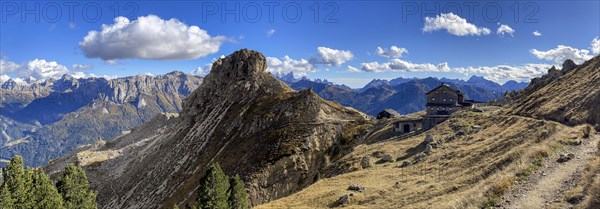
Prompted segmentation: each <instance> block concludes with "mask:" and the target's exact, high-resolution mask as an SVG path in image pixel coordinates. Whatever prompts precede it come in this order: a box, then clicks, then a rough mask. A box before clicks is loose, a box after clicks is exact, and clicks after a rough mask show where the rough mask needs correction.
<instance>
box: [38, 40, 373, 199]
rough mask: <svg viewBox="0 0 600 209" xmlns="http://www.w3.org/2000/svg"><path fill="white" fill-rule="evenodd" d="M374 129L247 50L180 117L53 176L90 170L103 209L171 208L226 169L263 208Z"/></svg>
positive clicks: (76, 155) (218, 69)
mask: <svg viewBox="0 0 600 209" xmlns="http://www.w3.org/2000/svg"><path fill="white" fill-rule="evenodd" d="M370 126H372V124H371V122H370V121H369V116H367V115H365V114H363V113H361V112H359V111H356V110H354V109H352V108H348V107H343V106H341V105H339V104H336V103H333V102H329V101H326V100H323V99H321V98H320V97H319V96H318V95H316V94H315V93H314V92H313V91H311V90H303V91H293V90H292V89H290V88H289V87H288V86H287V85H286V84H284V83H283V82H281V81H279V80H278V79H276V78H274V77H272V75H271V74H270V73H268V72H266V59H265V57H264V56H263V55H262V54H260V53H258V52H256V51H251V50H246V49H244V50H240V51H237V52H235V53H233V54H231V55H229V56H227V57H225V58H222V59H219V60H218V61H216V62H215V63H214V64H213V68H212V70H211V72H210V74H209V75H208V76H207V77H206V78H205V79H204V81H203V83H202V84H201V85H200V87H199V88H198V89H196V90H195V91H194V92H193V93H192V94H191V95H190V96H189V97H188V98H187V99H186V100H185V102H184V105H183V110H182V111H181V113H180V114H179V115H178V116H176V115H170V114H162V115H159V116H157V117H155V118H154V119H152V120H151V121H150V122H148V123H145V124H144V125H142V126H139V127H137V128H135V129H134V130H132V132H131V133H128V134H124V135H122V136H119V137H117V138H115V139H113V140H111V141H108V142H102V143H98V144H95V145H90V146H86V147H82V148H79V149H77V150H75V151H73V152H71V153H69V154H67V155H65V156H63V157H61V158H59V159H57V160H54V161H51V162H50V164H49V165H48V166H47V167H46V170H47V171H48V173H49V174H51V175H57V173H59V172H60V171H61V169H62V168H63V167H64V166H65V165H66V164H68V163H71V162H75V163H78V164H80V165H82V166H84V169H85V170H86V173H87V174H88V177H89V179H90V182H91V184H92V186H93V187H94V188H95V189H96V190H97V191H98V204H99V205H100V207H101V208H171V207H172V206H173V205H174V204H177V205H180V206H181V205H185V204H186V203H188V202H190V201H193V200H195V195H196V189H197V187H198V184H199V180H200V178H201V176H202V175H203V174H204V171H205V170H206V169H207V168H208V166H209V164H210V163H211V162H219V163H220V165H221V167H222V168H223V170H224V171H225V172H226V173H227V174H229V175H233V174H239V175H240V176H241V177H242V178H243V180H244V182H245V183H246V187H247V189H248V191H249V195H250V201H251V203H252V204H253V205H257V204H261V203H265V202H268V201H271V200H274V199H277V198H281V197H284V196H287V195H290V194H292V193H294V192H296V191H298V190H300V189H302V188H304V187H306V186H308V185H310V184H312V183H313V182H314V181H316V180H318V178H317V177H318V176H319V175H320V174H319V172H320V171H321V170H322V169H323V168H324V167H325V166H326V165H327V164H328V163H329V161H333V160H336V159H338V158H339V157H341V156H343V155H344V154H345V153H346V152H347V151H348V149H349V148H351V147H352V146H353V145H354V143H355V142H356V141H357V140H359V137H360V136H361V135H362V134H363V133H364V132H365V131H366V130H367V129H369V127H370Z"/></svg>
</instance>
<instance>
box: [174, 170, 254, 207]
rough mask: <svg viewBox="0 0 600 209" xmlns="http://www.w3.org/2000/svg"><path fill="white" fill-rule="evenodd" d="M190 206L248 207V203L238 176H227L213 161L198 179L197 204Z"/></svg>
mask: <svg viewBox="0 0 600 209" xmlns="http://www.w3.org/2000/svg"><path fill="white" fill-rule="evenodd" d="M174 208H175V207H174ZM191 208H202V209H213V208H217V209H248V208H250V204H248V193H247V192H246V189H245V187H244V182H243V181H242V179H241V178H240V176H239V175H235V176H233V177H229V176H227V175H225V173H224V172H223V170H222V169H221V166H219V164H218V163H213V164H212V165H211V166H210V168H209V169H208V170H207V171H206V174H205V175H204V177H202V180H201V181H200V188H199V189H198V204H197V206H192V207H191Z"/></svg>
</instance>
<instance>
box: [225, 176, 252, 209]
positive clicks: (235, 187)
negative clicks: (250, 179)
mask: <svg viewBox="0 0 600 209" xmlns="http://www.w3.org/2000/svg"><path fill="white" fill-rule="evenodd" d="M227 193H228V194H229V208H231V209H249V208H250V205H249V204H248V193H247V192H246V188H245V187H244V182H243V181H242V178H240V175H235V176H234V177H231V178H230V180H229V191H228V192H227Z"/></svg>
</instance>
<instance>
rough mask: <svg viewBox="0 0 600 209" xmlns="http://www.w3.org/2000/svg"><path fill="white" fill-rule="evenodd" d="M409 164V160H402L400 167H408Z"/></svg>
mask: <svg viewBox="0 0 600 209" xmlns="http://www.w3.org/2000/svg"><path fill="white" fill-rule="evenodd" d="M409 165H410V162H408V160H405V161H402V164H400V168H404V167H408V166H409Z"/></svg>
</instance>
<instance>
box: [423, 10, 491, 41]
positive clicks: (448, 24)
mask: <svg viewBox="0 0 600 209" xmlns="http://www.w3.org/2000/svg"><path fill="white" fill-rule="evenodd" d="M442 29H443V30H446V31H448V33H450V34H452V35H456V36H473V35H477V36H480V35H488V34H490V32H491V31H490V29H488V28H485V27H477V26H476V25H473V24H471V23H469V22H467V20H466V19H464V18H461V17H460V16H458V15H455V14H453V13H446V14H440V15H436V16H435V17H425V25H424V26H423V32H431V31H437V30H442Z"/></svg>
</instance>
